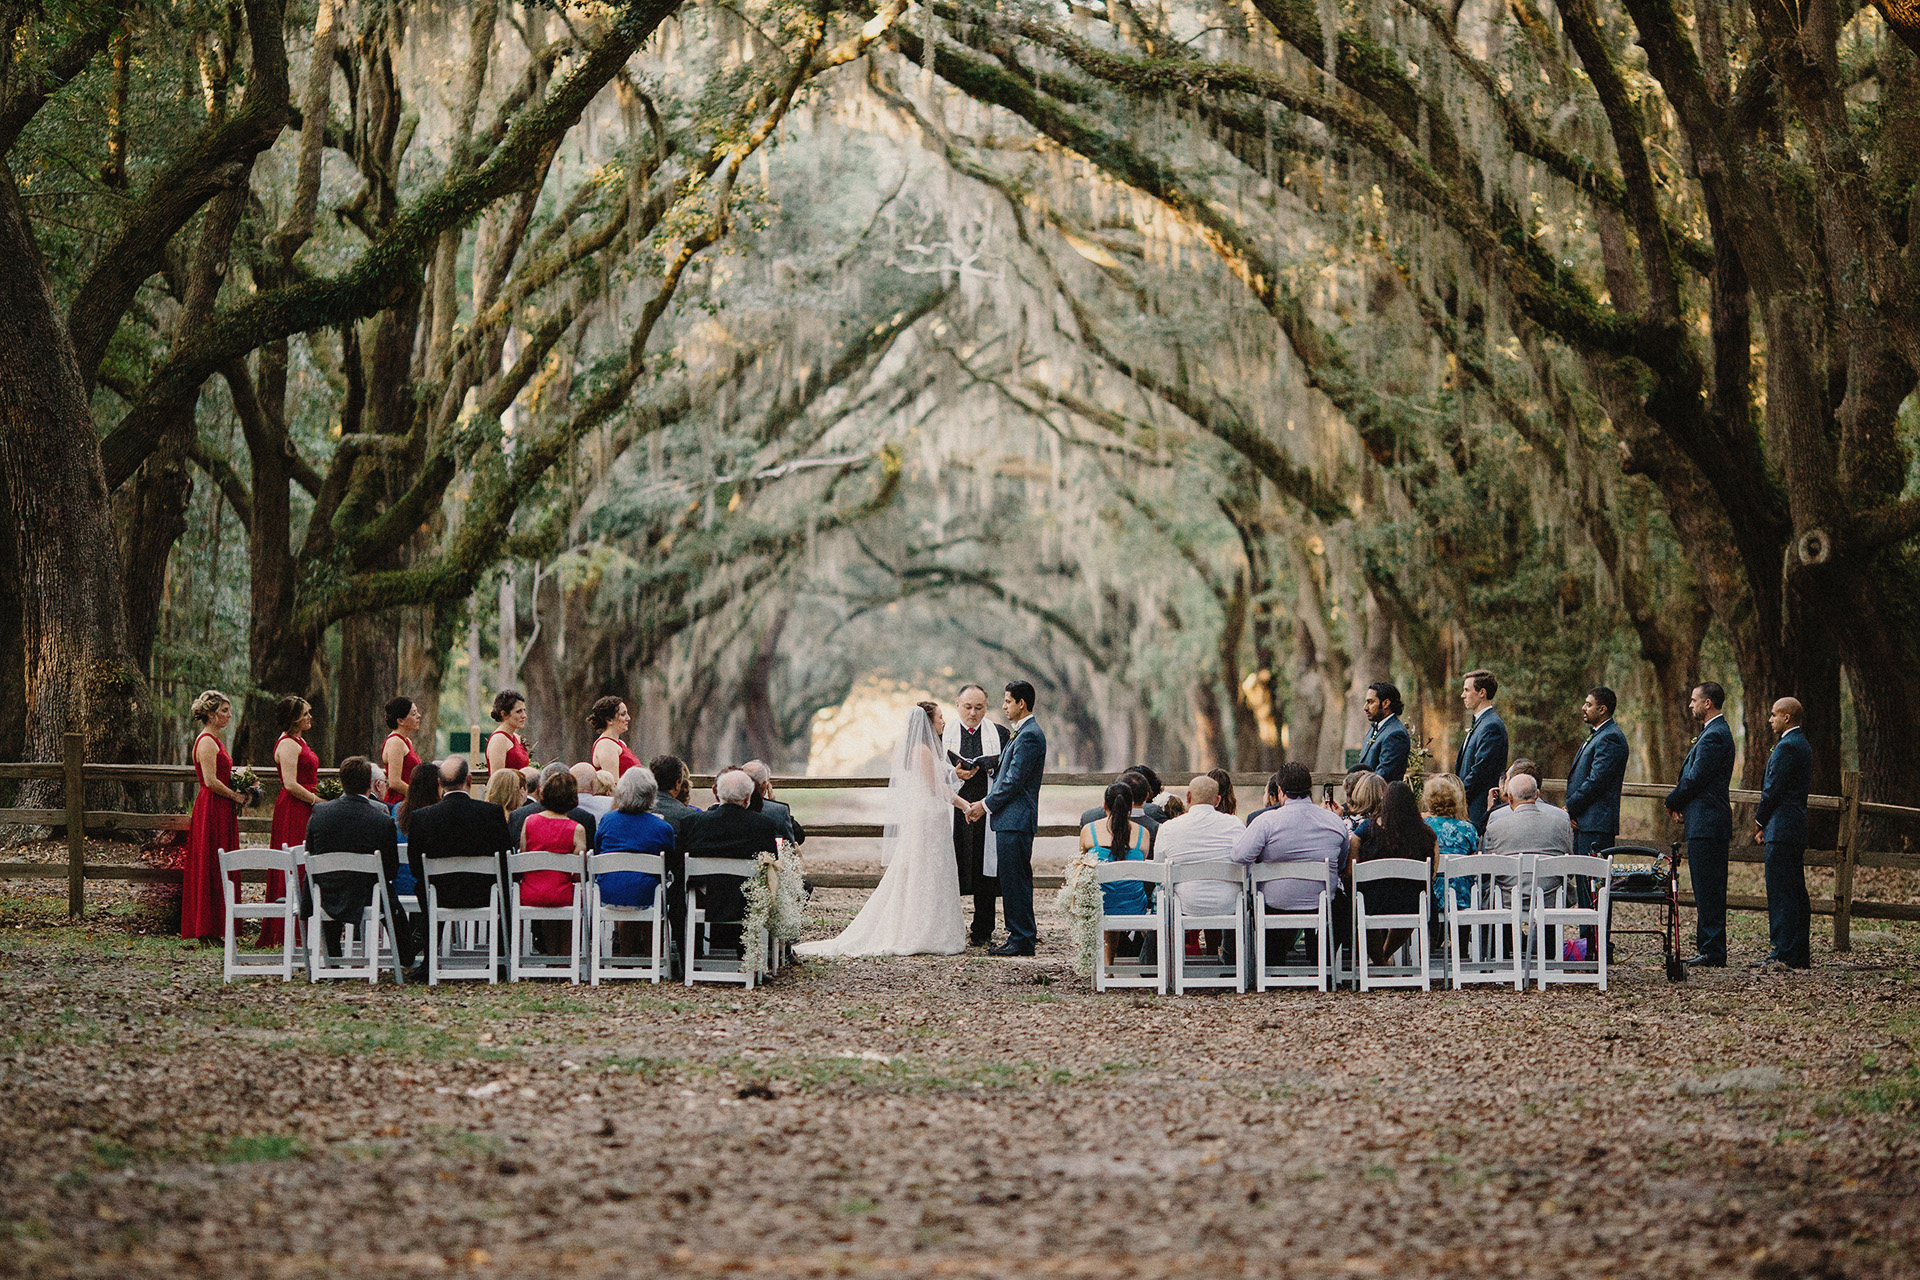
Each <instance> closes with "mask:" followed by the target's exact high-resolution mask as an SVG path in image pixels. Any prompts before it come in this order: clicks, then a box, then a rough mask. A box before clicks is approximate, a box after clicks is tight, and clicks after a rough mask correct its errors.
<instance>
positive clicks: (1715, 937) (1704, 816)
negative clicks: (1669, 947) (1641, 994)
mask: <svg viewBox="0 0 1920 1280" xmlns="http://www.w3.org/2000/svg"><path fill="white" fill-rule="evenodd" d="M1726 701H1727V691H1726V690H1725V689H1723V688H1721V687H1720V686H1719V685H1717V684H1715V683H1714V682H1713V681H1711V680H1704V681H1702V682H1701V683H1699V684H1697V685H1695V686H1693V696H1692V697H1691V698H1689V699H1688V701H1687V710H1688V711H1690V712H1692V713H1693V718H1694V719H1696V720H1698V721H1700V722H1701V725H1702V727H1701V730H1700V736H1699V737H1697V738H1695V739H1694V740H1693V749H1692V750H1691V751H1689V752H1687V761H1686V763H1685V764H1683V765H1681V766H1680V781H1679V783H1678V784H1677V785H1676V786H1675V787H1674V789H1673V790H1672V791H1669V792H1668V793H1667V813H1668V814H1669V815H1670V816H1671V817H1672V818H1673V820H1674V821H1675V822H1684V823H1685V824H1686V832H1687V866H1688V867H1689V868H1690V870H1691V873H1692V880H1693V912H1694V940H1695V942H1696V943H1697V944H1698V946H1699V948H1700V953H1699V954H1698V955H1696V956H1694V958H1693V959H1691V960H1689V961H1687V963H1688V964H1690V965H1701V966H1704V967H1707V968H1713V969H1723V968H1725V967H1726V964H1727V846H1728V845H1729V844H1731V843H1732V842H1733V805H1732V803H1731V802H1730V800H1729V799H1728V796H1727V788H1728V785H1729V784H1730V783H1731V782H1732V781H1733V730H1732V729H1730V728H1728V727H1727V718H1726V717H1725V716H1723V715H1721V714H1720V708H1721V707H1722V706H1724V705H1725V704H1726Z"/></svg>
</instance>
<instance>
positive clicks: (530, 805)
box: [507, 762, 598, 849]
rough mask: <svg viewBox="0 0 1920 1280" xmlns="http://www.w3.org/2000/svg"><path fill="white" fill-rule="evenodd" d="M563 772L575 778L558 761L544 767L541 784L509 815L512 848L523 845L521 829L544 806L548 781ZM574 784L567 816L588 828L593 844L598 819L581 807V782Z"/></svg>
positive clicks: (590, 842) (570, 778)
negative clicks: (571, 801)
mask: <svg viewBox="0 0 1920 1280" xmlns="http://www.w3.org/2000/svg"><path fill="white" fill-rule="evenodd" d="M562 773H564V774H566V775H567V780H568V781H569V782H571V781H572V780H573V773H572V771H570V770H569V769H568V768H567V766H565V765H563V764H560V763H558V762H556V763H554V764H550V765H548V766H547V767H546V768H544V769H542V770H541V771H540V773H539V785H538V786H536V787H534V788H533V790H531V791H530V792H528V793H527V801H526V803H525V804H523V805H521V806H520V807H519V808H518V809H515V810H514V811H513V812H512V813H510V814H508V815H507V834H508V835H510V836H511V837H512V838H513V839H512V843H511V845H510V846H509V847H510V848H514V849H518V848H520V847H521V829H522V828H523V827H525V826H526V822H527V819H528V818H530V817H532V816H533V815H534V814H536V813H539V812H540V810H541V808H542V807H543V806H542V805H541V803H540V797H541V796H543V795H545V794H546V786H547V783H548V782H550V781H552V780H553V778H554V776H555V775H556V774H562ZM574 786H575V791H574V806H573V808H572V809H571V810H569V811H568V813H567V816H568V817H569V818H572V819H573V820H574V821H575V822H577V823H579V824H580V825H581V827H582V828H584V829H585V830H586V833H587V843H588V844H589V845H591V844H592V843H593V826H594V823H595V822H596V821H598V819H596V818H595V817H594V815H593V814H591V813H589V812H587V811H586V810H585V809H582V808H581V807H580V804H579V791H578V787H579V784H578V783H575V784H574Z"/></svg>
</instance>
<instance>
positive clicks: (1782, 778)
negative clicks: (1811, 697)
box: [1753, 698, 1813, 970]
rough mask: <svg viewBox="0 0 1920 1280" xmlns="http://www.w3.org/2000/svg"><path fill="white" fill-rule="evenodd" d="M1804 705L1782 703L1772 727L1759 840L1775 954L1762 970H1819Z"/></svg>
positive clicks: (1756, 825)
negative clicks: (1811, 894)
mask: <svg viewBox="0 0 1920 1280" xmlns="http://www.w3.org/2000/svg"><path fill="white" fill-rule="evenodd" d="M1801 714H1802V712H1801V709H1800V700H1799V699H1798V698H1781V699H1780V700H1779V701H1778V702H1775V703H1774V704H1773V711H1772V713H1771V714H1770V715H1768V717H1767V724H1768V725H1769V726H1770V727H1771V728H1772V729H1773V731H1774V732H1775V733H1777V734H1779V735H1780V741H1779V743H1778V744H1776V745H1775V746H1774V748H1773V754H1772V755H1770V756H1768V757H1767V779H1766V781H1765V782H1764V783H1762V784H1761V787H1760V807H1759V808H1758V809H1756V810H1754V813H1753V838H1754V839H1755V840H1765V841H1766V842H1767V940H1768V942H1769V943H1771V944H1772V954H1770V955H1768V957H1767V958H1766V959H1765V960H1763V961H1761V965H1760V967H1763V968H1767V969H1774V970H1786V969H1810V968H1812V967H1813V944H1812V941H1811V939H1810V938H1809V937H1808V932H1809V930H1810V929H1811V928H1812V923H1813V904H1812V903H1810V902H1809V901H1808V900H1807V863H1806V860H1807V792H1808V791H1809V790H1811V789H1812V787H1813V744H1812V743H1810V742H1808V741H1807V733H1806V730H1804V729H1802V728H1801V727H1800V718H1801Z"/></svg>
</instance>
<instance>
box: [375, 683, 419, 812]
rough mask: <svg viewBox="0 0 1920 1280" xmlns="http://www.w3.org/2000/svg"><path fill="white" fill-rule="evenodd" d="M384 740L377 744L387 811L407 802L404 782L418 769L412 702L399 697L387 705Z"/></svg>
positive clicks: (415, 714) (415, 715)
mask: <svg viewBox="0 0 1920 1280" xmlns="http://www.w3.org/2000/svg"><path fill="white" fill-rule="evenodd" d="M387 730H388V732H387V740H386V741H385V742H383V743H381V744H380V767H381V768H382V769H385V770H386V771H387V794H386V796H385V797H384V801H385V803H386V805H387V807H388V808H395V807H396V806H398V805H399V803H400V802H401V801H402V800H405V799H406V798H407V787H408V785H409V783H408V782H407V779H409V778H411V777H413V771H414V770H415V769H417V768H419V767H420V753H419V752H418V751H415V750H414V749H413V735H414V734H416V733H418V732H420V708H419V707H417V706H415V705H414V702H413V699H412V698H407V697H399V698H395V699H393V700H392V701H391V702H389V703H387Z"/></svg>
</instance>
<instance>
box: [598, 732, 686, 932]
mask: <svg viewBox="0 0 1920 1280" xmlns="http://www.w3.org/2000/svg"><path fill="white" fill-rule="evenodd" d="M658 795H659V786H658V784H656V783H655V781H654V777H653V774H652V773H651V772H649V771H648V770H647V769H645V768H644V767H641V766H638V765H636V766H635V767H634V768H631V769H629V770H627V771H626V772H625V773H623V774H621V775H620V781H619V782H618V783H616V784H615V785H614V788H613V809H612V810H611V811H610V812H609V813H608V814H607V816H606V817H604V818H602V819H600V823H599V825H598V826H597V827H595V828H594V833H593V851H594V852H595V853H659V854H667V853H671V852H672V851H673V828H672V827H670V826H668V825H667V822H666V819H664V818H662V817H660V816H658V815H657V814H655V813H654V812H653V805H654V800H655V798H656V797H657V796H658ZM599 884H600V900H601V901H602V902H604V903H606V904H608V905H609V906H615V907H650V906H652V905H653V894H654V890H655V889H656V888H657V887H658V886H659V884H660V877H658V876H653V875H648V874H647V873H645V872H643V871H614V872H610V873H608V874H606V875H603V876H600V877H599Z"/></svg>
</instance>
